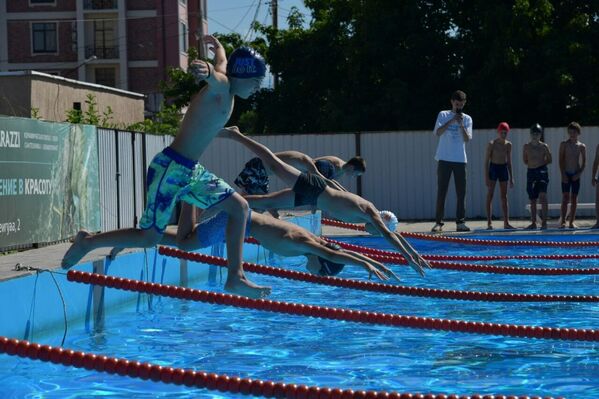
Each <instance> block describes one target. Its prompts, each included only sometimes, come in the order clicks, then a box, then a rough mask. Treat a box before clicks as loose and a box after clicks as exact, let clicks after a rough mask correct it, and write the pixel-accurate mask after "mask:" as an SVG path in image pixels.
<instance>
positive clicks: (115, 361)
mask: <svg viewBox="0 0 599 399" xmlns="http://www.w3.org/2000/svg"><path fill="white" fill-rule="evenodd" d="M0 353H5V354H7V355H10V356H19V357H23V358H29V359H32V360H39V361H42V362H52V363H54V364H62V365H64V366H67V367H69V366H70V367H75V368H85V369H87V370H95V371H98V372H101V373H107V374H118V375H120V376H126V377H130V378H138V379H141V380H152V381H155V382H163V383H165V384H175V385H186V386H188V387H196V388H203V389H208V390H212V391H216V390H218V391H220V392H229V393H234V394H242V395H252V396H261V397H266V398H290V399H306V398H319V399H354V398H355V399H379V398H386V399H419V398H421V399H448V398H450V399H485V398H488V397H492V398H494V399H553V398H551V397H545V398H541V397H540V396H513V395H509V396H506V395H492V396H483V395H479V394H474V395H461V396H458V395H456V394H452V395H445V394H431V393H429V394H426V395H423V394H419V393H414V394H413V393H398V392H385V391H359V390H353V389H344V390H342V389H340V388H328V387H318V386H314V385H313V386H306V385H296V384H285V383H283V382H273V381H268V380H253V379H251V378H240V377H234V376H228V375H226V374H215V373H206V372H205V371H195V370H192V369H183V368H173V367H165V366H159V365H157V364H153V363H141V362H139V361H134V360H128V359H125V358H118V357H108V356H103V355H99V354H95V353H91V352H80V351H74V350H72V349H66V348H62V347H59V346H55V347H52V346H49V345H40V344H38V343H35V342H29V341H23V340H18V339H9V338H7V337H2V336H0ZM557 399H564V398H557Z"/></svg>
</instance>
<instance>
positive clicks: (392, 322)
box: [67, 270, 599, 342]
mask: <svg viewBox="0 0 599 399" xmlns="http://www.w3.org/2000/svg"><path fill="white" fill-rule="evenodd" d="M67 279H68V280H69V281H74V282H80V283H85V284H94V285H101V286H106V287H109V288H117V289H123V290H127V291H136V292H145V293H148V294H154V295H163V296H169V297H172V298H179V299H186V300H191V301H197V302H206V303H210V304H217V305H226V306H236V307H240V308H248V309H256V310H262V311H266V312H276V313H287V314H292V315H300V316H308V317H318V318H322V319H331V320H345V321H350V322H355V323H368V324H377V325H386V326H392V327H408V328H418V329H429V330H439V331H453V332H464V333H471V334H487V335H504V336H515V337H522V338H541V339H556V340H573V341H592V342H599V330H591V329H576V328H559V327H541V326H527V325H512V324H499V323H483V322H476V321H466V320H451V319H437V318H431V317H419V316H405V315H399V314H390V313H379V312H369V311H365V310H353V309H343V308H329V307H325V306H316V305H304V304H302V303H293V302H280V301H273V300H270V299H250V298H246V297H243V296H238V295H231V294H223V293H220V292H210V291H203V290H197V289H192V288H186V287H178V286H173V285H163V284H158V283H150V282H147V281H139V280H131V279H124V278H121V277H115V276H106V275H102V274H96V273H87V272H82V271H78V270H69V272H68V273H67Z"/></svg>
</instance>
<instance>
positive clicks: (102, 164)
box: [97, 129, 118, 231]
mask: <svg viewBox="0 0 599 399" xmlns="http://www.w3.org/2000/svg"><path fill="white" fill-rule="evenodd" d="M97 131H98V158H99V159H98V167H99V168H100V170H99V180H100V209H101V213H102V230H103V231H108V230H114V229H116V228H117V227H118V206H117V201H116V198H117V178H116V173H117V172H116V140H115V134H114V130H109V129H98V130H97Z"/></svg>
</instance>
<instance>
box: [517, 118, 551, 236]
mask: <svg viewBox="0 0 599 399" xmlns="http://www.w3.org/2000/svg"><path fill="white" fill-rule="evenodd" d="M542 135H543V127H542V126H541V125H539V124H538V123H537V124H534V125H533V126H532V127H531V128H530V142H528V143H527V144H524V150H523V158H524V163H525V164H526V166H528V170H527V172H526V191H527V192H528V198H529V199H530V215H531V218H532V220H531V223H530V225H529V226H528V227H527V229H528V230H533V229H536V228H537V200H538V201H540V202H541V229H542V230H544V229H546V228H547V184H549V173H548V171H547V165H548V164H550V163H551V161H552V159H551V151H550V150H549V146H548V145H547V144H546V143H544V142H542V141H541V137H542Z"/></svg>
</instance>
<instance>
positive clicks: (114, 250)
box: [108, 247, 125, 260]
mask: <svg viewBox="0 0 599 399" xmlns="http://www.w3.org/2000/svg"><path fill="white" fill-rule="evenodd" d="M123 249H125V248H121V247H114V248H112V249H111V250H110V253H109V254H108V259H110V260H115V259H116V256H117V255H118V254H119V253H120V252H121V251H122V250H123Z"/></svg>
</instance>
